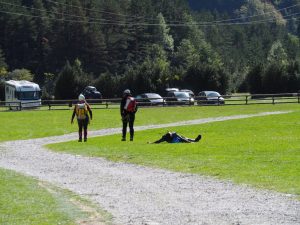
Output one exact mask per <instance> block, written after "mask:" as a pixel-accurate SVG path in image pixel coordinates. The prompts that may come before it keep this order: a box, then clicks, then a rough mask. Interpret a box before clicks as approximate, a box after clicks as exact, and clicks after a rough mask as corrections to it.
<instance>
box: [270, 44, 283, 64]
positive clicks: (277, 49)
mask: <svg viewBox="0 0 300 225" xmlns="http://www.w3.org/2000/svg"><path fill="white" fill-rule="evenodd" d="M268 62H269V63H270V64H272V63H273V64H276V63H279V64H280V65H287V64H288V57H287V54H286V52H285V49H284V48H283V46H282V44H281V42H280V41H276V42H274V43H273V45H272V47H271V49H270V51H269V54H268Z"/></svg>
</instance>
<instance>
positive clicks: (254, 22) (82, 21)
mask: <svg viewBox="0 0 300 225" xmlns="http://www.w3.org/2000/svg"><path fill="white" fill-rule="evenodd" d="M0 13H3V14H9V15H19V16H25V17H32V18H42V19H49V20H55V21H65V22H74V23H87V24H99V25H116V26H160V25H161V24H157V23H124V22H122V23H117V22H114V21H109V22H98V21H87V20H72V19H64V18H61V19H59V18H51V17H46V16H37V15H28V14H24V13H17V12H8V11H3V10H0ZM299 14H300V13H294V14H289V15H286V16H284V17H283V18H285V17H290V16H294V15H299ZM297 18H298V17H296V19H297ZM291 19H294V18H291ZM291 19H286V20H291ZM272 22H276V19H274V18H271V19H264V20H256V21H249V22H238V23H216V24H203V23H181V24H167V25H168V26H170V27H187V26H201V27H209V26H216V25H217V26H233V25H251V24H262V23H272Z"/></svg>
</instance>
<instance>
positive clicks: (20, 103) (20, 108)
mask: <svg viewBox="0 0 300 225" xmlns="http://www.w3.org/2000/svg"><path fill="white" fill-rule="evenodd" d="M19 110H20V111H21V110H22V102H21V101H20V102H19Z"/></svg>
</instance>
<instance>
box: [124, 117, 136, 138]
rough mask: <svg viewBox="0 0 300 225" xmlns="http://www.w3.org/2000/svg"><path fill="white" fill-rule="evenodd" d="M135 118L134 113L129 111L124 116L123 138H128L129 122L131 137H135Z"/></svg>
mask: <svg viewBox="0 0 300 225" xmlns="http://www.w3.org/2000/svg"><path fill="white" fill-rule="evenodd" d="M134 120H135V114H134V113H128V114H126V115H124V116H123V117H122V121H123V129H122V137H123V138H126V132H127V124H129V132H130V138H133V136H134V129H133V125H134Z"/></svg>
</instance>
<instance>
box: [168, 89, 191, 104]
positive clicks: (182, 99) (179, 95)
mask: <svg viewBox="0 0 300 225" xmlns="http://www.w3.org/2000/svg"><path fill="white" fill-rule="evenodd" d="M166 102H167V104H168V105H194V102H195V100H194V98H192V97H191V96H190V95H189V93H188V92H185V91H173V92H169V93H168V94H167V98H166Z"/></svg>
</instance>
